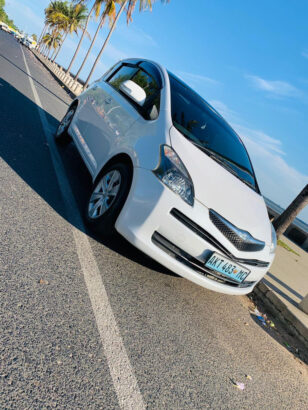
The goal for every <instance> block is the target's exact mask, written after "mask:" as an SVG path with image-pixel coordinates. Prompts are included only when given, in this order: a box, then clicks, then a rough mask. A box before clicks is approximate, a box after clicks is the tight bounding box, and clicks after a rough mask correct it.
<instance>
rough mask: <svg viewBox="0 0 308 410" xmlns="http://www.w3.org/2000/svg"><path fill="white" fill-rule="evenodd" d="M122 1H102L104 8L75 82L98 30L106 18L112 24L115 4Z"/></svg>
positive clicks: (77, 75)
mask: <svg viewBox="0 0 308 410" xmlns="http://www.w3.org/2000/svg"><path fill="white" fill-rule="evenodd" d="M122 1H123V0H103V2H104V3H105V8H104V10H103V13H102V16H101V19H100V22H99V25H98V26H97V29H96V32H95V34H94V37H93V39H92V42H91V44H90V47H89V48H88V51H87V54H86V56H85V58H84V59H83V62H82V63H81V66H80V67H79V69H78V71H77V73H76V75H75V80H76V81H77V80H78V77H79V75H80V72H81V70H82V69H83V67H84V65H85V63H86V61H87V59H88V57H89V55H90V52H91V50H92V47H93V46H94V43H95V41H96V38H97V35H98V33H99V30H100V29H101V28H102V26H103V24H104V23H105V20H106V17H108V18H109V22H110V24H112V22H113V21H114V19H115V17H116V6H115V4H116V3H122Z"/></svg>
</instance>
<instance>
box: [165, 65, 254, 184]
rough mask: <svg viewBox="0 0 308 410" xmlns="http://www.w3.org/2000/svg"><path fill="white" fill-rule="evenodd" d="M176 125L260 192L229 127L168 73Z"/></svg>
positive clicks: (249, 166)
mask: <svg viewBox="0 0 308 410" xmlns="http://www.w3.org/2000/svg"><path fill="white" fill-rule="evenodd" d="M169 78H170V87H171V115H172V121H173V125H174V126H175V127H176V128H177V129H178V130H179V131H180V132H181V133H182V134H183V135H184V136H185V137H186V138H187V139H189V140H190V141H192V142H193V143H194V144H195V145H196V146H198V147H199V148H200V149H201V150H203V151H204V152H205V153H206V154H208V155H209V156H211V157H212V158H213V159H214V160H216V161H217V162H219V163H220V164H221V165H222V166H224V167H225V168H227V169H228V170H229V171H230V172H231V173H233V174H235V175H236V176H237V177H238V178H240V179H241V180H243V181H244V182H246V183H247V184H248V185H250V186H251V187H252V188H253V189H255V190H256V191H258V188H257V182H256V179H255V175H254V171H253V168H252V165H251V162H250V159H249V156H248V154H247V151H246V148H245V147H244V145H243V143H242V141H241V140H240V138H239V137H238V135H237V134H236V133H235V131H234V130H233V129H232V128H231V127H230V126H229V125H228V123H227V122H226V121H225V120H224V119H223V118H222V117H221V116H220V114H218V113H217V111H216V110H214V108H212V107H211V106H210V105H209V104H207V102H206V101H205V100H203V98H201V97H200V96H199V95H198V94H197V93H196V92H195V91H193V90H192V89H191V88H190V87H189V86H187V85H186V84H185V83H183V82H182V81H181V80H180V79H178V78H177V77H175V76H174V75H173V74H171V73H169Z"/></svg>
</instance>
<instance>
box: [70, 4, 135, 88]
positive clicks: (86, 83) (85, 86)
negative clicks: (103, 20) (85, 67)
mask: <svg viewBox="0 0 308 410" xmlns="http://www.w3.org/2000/svg"><path fill="white" fill-rule="evenodd" d="M128 1H129V0H123V2H122V5H121V7H120V10H119V11H118V13H117V15H116V17H115V19H114V20H113V23H112V25H111V28H110V30H109V33H108V36H107V38H106V40H105V42H104V44H103V46H102V48H101V50H100V52H99V54H98V56H97V57H96V60H95V62H94V64H93V66H92V68H91V71H90V74H89V75H88V78H87V80H86V82H85V84H84V88H87V86H88V84H89V81H90V78H91V77H92V74H93V71H94V70H95V68H96V66H97V63H98V60H99V59H100V57H101V55H102V53H103V51H104V49H105V47H106V45H107V44H108V41H109V39H110V37H111V34H112V33H113V31H114V29H115V28H116V24H117V21H118V20H119V18H120V16H121V14H122V12H123V10H124V7H125V6H126V4H127V3H128ZM80 71H81V69H79V71H78V73H79V72H80ZM78 73H77V74H78ZM76 77H77V75H76ZM76 77H75V79H76Z"/></svg>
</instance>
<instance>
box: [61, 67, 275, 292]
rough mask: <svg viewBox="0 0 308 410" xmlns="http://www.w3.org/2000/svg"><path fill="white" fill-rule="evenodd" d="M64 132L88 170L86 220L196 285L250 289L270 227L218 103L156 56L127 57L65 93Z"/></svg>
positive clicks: (262, 264)
mask: <svg viewBox="0 0 308 410" xmlns="http://www.w3.org/2000/svg"><path fill="white" fill-rule="evenodd" d="M55 138H56V140H57V141H58V142H67V141H69V140H70V139H71V138H72V139H73V141H74V143H75V145H76V147H77V149H78V151H79V153H80V155H81V157H82V159H83V161H84V162H85V164H86V166H87V168H88V170H89V172H90V174H91V176H92V179H93V189H92V193H91V195H90V198H89V200H88V203H87V208H86V215H85V217H86V220H87V223H88V225H90V226H91V227H92V228H93V229H96V230H98V231H100V232H101V234H103V235H109V234H111V233H113V232H114V230H116V231H118V232H119V233H120V234H121V235H123V236H124V237H125V238H126V239H127V240H128V241H129V242H131V243H132V244H133V245H135V246H136V247H137V248H139V249H140V250H141V251H143V252H144V253H146V254H147V255H149V256H150V257H152V258H153V259H155V260H156V261H158V262H160V263H161V264H162V265H164V266H166V267H167V268H169V269H170V270H172V271H174V272H176V273H177V274H179V275H181V276H182V277H184V278H186V279H189V280H191V281H192V282H195V283H197V284H198V285H201V286H204V287H205V288H208V289H211V290H214V291H217V292H222V293H228V294H233V295H243V294H247V293H249V292H251V291H252V290H253V288H254V286H255V285H256V283H257V282H259V281H260V280H261V279H262V278H263V276H264V275H265V273H266V272H267V270H268V269H269V266H270V264H271V263H272V261H273V259H274V253H275V247H276V235H275V231H274V229H273V227H272V225H271V223H270V221H269V217H268V214H267V208H266V205H265V202H264V199H263V197H262V195H261V193H260V191H259V187H258V183H257V180H256V177H255V173H254V170H253V167H252V165H251V162H250V159H249V156H248V153H247V151H246V149H245V147H244V145H243V143H242V141H241V140H240V138H239V137H238V135H237V134H236V133H235V131H234V130H233V129H232V128H231V127H230V126H229V125H228V124H227V122H226V121H225V120H224V119H223V118H222V117H221V115H220V114H218V112H217V111H216V110H215V109H214V108H212V107H211V106H210V105H209V104H208V103H207V102H206V101H205V100H204V99H203V98H201V97H200V96H199V95H198V94H197V93H196V92H195V91H193V90H192V89H191V88H190V87H189V86H188V85H186V84H185V83H184V82H183V81H182V80H180V79H179V78H177V77H176V76H174V75H173V74H171V73H170V72H168V71H167V70H166V69H165V68H163V67H161V66H160V65H159V64H157V63H154V62H152V61H148V60H141V59H129V60H125V61H121V62H119V63H118V64H116V65H115V66H113V67H112V68H111V69H110V70H109V71H108V72H107V73H106V74H105V75H104V76H103V77H102V78H100V79H99V80H98V81H96V82H95V83H94V84H92V85H91V86H90V87H89V88H88V89H87V90H86V91H85V92H84V93H82V94H81V95H80V96H79V97H78V98H76V99H75V100H74V102H73V103H72V104H71V106H70V108H69V109H68V112H67V113H66V115H65V116H64V118H63V120H62V122H61V123H60V125H59V127H58V130H57V133H56V136H55Z"/></svg>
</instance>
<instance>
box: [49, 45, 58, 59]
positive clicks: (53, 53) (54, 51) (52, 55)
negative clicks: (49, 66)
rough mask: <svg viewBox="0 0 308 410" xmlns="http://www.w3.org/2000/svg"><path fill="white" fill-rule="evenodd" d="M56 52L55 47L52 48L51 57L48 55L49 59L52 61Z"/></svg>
mask: <svg viewBox="0 0 308 410" xmlns="http://www.w3.org/2000/svg"><path fill="white" fill-rule="evenodd" d="M56 52H57V49H56V48H54V49H53V52H52V54H51V57H50V61H53V58H54V56H55V54H56Z"/></svg>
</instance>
